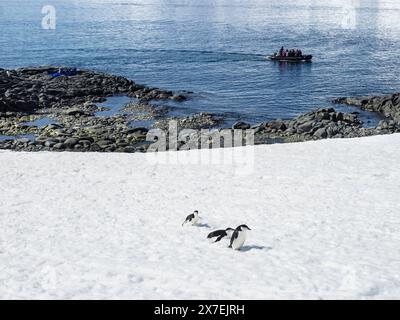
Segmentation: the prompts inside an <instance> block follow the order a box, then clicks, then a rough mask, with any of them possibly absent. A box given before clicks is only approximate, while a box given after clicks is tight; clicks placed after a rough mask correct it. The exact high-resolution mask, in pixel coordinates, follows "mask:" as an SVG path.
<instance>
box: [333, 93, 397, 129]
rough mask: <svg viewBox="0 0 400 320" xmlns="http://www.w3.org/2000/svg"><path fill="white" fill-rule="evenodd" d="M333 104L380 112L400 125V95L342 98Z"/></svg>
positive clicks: (335, 100)
mask: <svg viewBox="0 0 400 320" xmlns="http://www.w3.org/2000/svg"><path fill="white" fill-rule="evenodd" d="M333 102H334V103H337V104H347V105H352V106H357V107H360V108H361V109H363V110H367V111H372V112H378V113H381V114H383V115H384V116H385V117H387V118H390V119H391V120H393V121H395V122H396V123H400V93H395V94H391V95H385V96H370V97H355V98H352V97H342V98H337V99H334V100H333Z"/></svg>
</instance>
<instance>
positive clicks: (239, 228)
mask: <svg viewBox="0 0 400 320" xmlns="http://www.w3.org/2000/svg"><path fill="white" fill-rule="evenodd" d="M237 228H238V230H240V231H243V230H251V229H250V228H249V227H248V226H246V225H245V224H242V225H240V226H239V227H237Z"/></svg>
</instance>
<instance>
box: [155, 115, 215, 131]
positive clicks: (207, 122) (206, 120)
mask: <svg viewBox="0 0 400 320" xmlns="http://www.w3.org/2000/svg"><path fill="white" fill-rule="evenodd" d="M171 120H175V121H176V122H177V125H178V128H179V129H195V130H199V129H207V128H213V127H216V126H217V125H219V124H221V123H222V122H223V118H222V117H220V116H216V115H214V114H212V113H208V112H201V113H197V114H194V115H191V116H187V117H183V118H176V117H175V118H166V119H161V120H158V121H156V122H155V123H154V125H153V127H155V128H160V129H163V130H168V128H169V122H170V121H171Z"/></svg>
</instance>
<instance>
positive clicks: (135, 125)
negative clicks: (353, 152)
mask: <svg viewBox="0 0 400 320" xmlns="http://www.w3.org/2000/svg"><path fill="white" fill-rule="evenodd" d="M57 70H58V68H56V67H38V68H21V69H17V70H3V69H0V149H12V150H18V151H22V150H23V151H75V152H85V151H91V152H138V151H139V152H142V151H146V150H147V148H148V146H149V144H150V143H151V142H149V141H146V135H147V133H148V131H149V129H150V126H151V128H160V129H163V130H164V131H168V129H169V122H170V121H171V120H176V122H177V127H178V130H181V129H194V130H200V129H210V128H216V127H218V128H221V126H222V124H223V122H224V119H223V117H222V116H219V115H215V114H212V113H207V112H202V113H198V114H194V115H190V116H186V117H180V118H176V117H175V118H171V117H169V116H168V115H169V111H170V108H171V107H168V106H163V105H162V104H161V105H158V103H157V104H152V100H166V99H168V100H175V101H183V100H185V97H184V96H182V95H180V94H176V93H173V92H171V91H163V90H160V89H157V88H147V87H145V86H142V85H138V84H136V83H135V82H133V81H132V80H129V79H126V78H124V77H120V76H113V75H108V74H104V73H98V72H93V71H86V70H81V71H78V74H77V75H75V76H67V77H65V76H61V77H52V75H51V74H52V73H55V72H57ZM114 95H125V96H129V97H134V98H137V99H128V100H133V101H131V102H129V103H127V104H125V105H124V106H121V108H119V109H118V110H117V111H115V108H114V107H111V106H110V107H107V106H99V105H98V103H100V102H105V101H106V99H107V98H108V97H111V96H114ZM335 102H336V103H345V104H350V105H355V106H358V107H360V108H362V109H365V110H368V111H372V112H378V113H381V114H383V115H385V116H386V117H387V118H388V119H387V120H382V121H381V122H380V123H379V125H378V126H377V127H376V128H364V127H363V126H362V122H361V121H360V120H359V118H358V116H357V113H342V112H337V111H335V110H334V109H332V108H326V109H317V110H314V111H311V112H308V113H306V114H303V115H300V116H298V117H296V118H294V119H288V120H286V119H285V120H281V119H277V120H273V121H268V122H264V123H261V124H258V125H254V126H251V124H249V123H246V122H243V121H238V122H236V123H235V124H233V126H231V128H228V129H225V130H227V132H228V133H229V131H231V130H232V129H233V130H235V129H238V130H248V129H254V131H255V133H256V136H255V141H256V143H275V142H296V141H307V140H318V139H326V138H350V137H362V136H369V135H376V134H389V133H394V132H400V94H394V95H390V96H384V97H363V98H339V99H336V100H335ZM124 103H126V102H124ZM107 110H108V111H107ZM103 111H104V112H103ZM106 111H107V112H106ZM109 111H110V112H109ZM37 121H38V122H37ZM37 123H40V125H37ZM150 123H151V124H150ZM217 132H218V130H217ZM192 134H193V137H192V138H193V139H192V140H193V141H194V142H195V144H196V143H200V142H204V141H201V138H200V137H199V136H198V135H197V133H192ZM188 138H191V137H188ZM185 147H186V146H185V143H184V142H183V141H181V142H180V143H179V145H178V148H177V149H185Z"/></svg>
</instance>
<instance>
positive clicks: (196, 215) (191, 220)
mask: <svg viewBox="0 0 400 320" xmlns="http://www.w3.org/2000/svg"><path fill="white" fill-rule="evenodd" d="M199 219H200V217H199V212H198V211H197V210H195V211H194V212H193V213H192V214H189V215H188V216H187V217H186V219H185V221H183V223H182V227H183V226H184V225H185V224H186V223H188V224H190V225H192V226H193V225H195V224H196V223H197V222H198V221H199Z"/></svg>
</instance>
